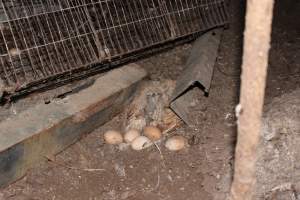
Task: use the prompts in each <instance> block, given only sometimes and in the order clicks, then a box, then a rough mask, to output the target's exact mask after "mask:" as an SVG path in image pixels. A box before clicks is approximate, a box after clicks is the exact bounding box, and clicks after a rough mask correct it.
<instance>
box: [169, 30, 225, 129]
mask: <svg viewBox="0 0 300 200" xmlns="http://www.w3.org/2000/svg"><path fill="white" fill-rule="evenodd" d="M222 33H223V28H217V29H214V30H211V31H208V32H207V33H205V34H204V35H202V36H201V37H200V38H198V39H197V40H196V41H195V43H194V45H193V48H192V51H191V54H190V56H189V58H188V60H187V63H186V68H185V70H184V71H183V73H182V75H181V76H180V77H179V78H178V80H177V83H176V88H175V90H174V93H173V95H172V98H171V102H170V107H171V109H172V110H173V111H174V112H175V113H176V114H177V115H178V116H179V117H180V118H181V119H182V120H183V121H184V122H185V123H187V124H191V123H192V122H191V119H189V117H188V104H189V102H191V98H192V96H191V95H187V93H188V92H189V89H190V88H191V87H193V86H196V87H199V88H200V89H202V90H203V91H204V93H205V94H208V92H209V90H210V86H211V81H212V77H213V72H214V66H215V62H216V58H217V56H218V49H219V46H220V41H221V36H222Z"/></svg>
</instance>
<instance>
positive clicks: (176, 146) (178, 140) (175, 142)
mask: <svg viewBox="0 0 300 200" xmlns="http://www.w3.org/2000/svg"><path fill="white" fill-rule="evenodd" d="M186 144H187V141H186V139H185V138H184V137H182V136H173V137H171V138H170V139H168V140H167V142H166V144H165V147H166V148H167V149H169V150H170V151H179V150H181V149H183V148H184V147H185V146H186Z"/></svg>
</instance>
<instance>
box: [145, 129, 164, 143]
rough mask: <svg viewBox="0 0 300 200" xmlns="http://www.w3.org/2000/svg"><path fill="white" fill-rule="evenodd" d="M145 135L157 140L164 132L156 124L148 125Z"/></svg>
mask: <svg viewBox="0 0 300 200" xmlns="http://www.w3.org/2000/svg"><path fill="white" fill-rule="evenodd" d="M144 135H145V136H146V137H148V138H149V139H150V140H152V141H157V140H159V139H160V138H161V136H162V132H161V130H160V129H159V128H158V127H156V126H146V127H145V128H144Z"/></svg>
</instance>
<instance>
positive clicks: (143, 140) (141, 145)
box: [131, 136, 153, 151]
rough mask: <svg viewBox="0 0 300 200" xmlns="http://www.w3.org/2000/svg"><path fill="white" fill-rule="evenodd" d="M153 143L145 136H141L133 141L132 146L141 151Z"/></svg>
mask: <svg viewBox="0 0 300 200" xmlns="http://www.w3.org/2000/svg"><path fill="white" fill-rule="evenodd" d="M152 144H153V143H152V142H151V140H150V139H149V138H147V137H145V136H139V137H137V138H136V139H135V140H133V142H132V143H131V148H132V149H133V150H136V151H141V150H143V149H146V148H148V147H150V146H151V145H152Z"/></svg>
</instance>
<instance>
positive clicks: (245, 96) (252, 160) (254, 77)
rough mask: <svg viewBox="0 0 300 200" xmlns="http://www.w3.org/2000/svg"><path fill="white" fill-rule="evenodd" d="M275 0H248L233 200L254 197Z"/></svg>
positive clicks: (246, 199)
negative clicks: (257, 153) (257, 152)
mask: <svg viewBox="0 0 300 200" xmlns="http://www.w3.org/2000/svg"><path fill="white" fill-rule="evenodd" d="M273 6H274V0H248V1H247V13H246V29H245V38H244V56H243V66H242V85H241V96H240V105H239V109H238V112H239V113H238V114H239V118H238V122H239V126H238V140H237V146H236V152H235V169H234V180H233V183H232V186H231V199H232V200H252V199H254V192H255V183H256V174H255V164H256V159H257V158H256V151H257V146H258V142H259V138H260V127H261V116H262V108H263V101H264V92H265V85H266V76H267V66H268V54H269V49H270V40H271V30H272V26H271V25H272V18H273Z"/></svg>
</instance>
